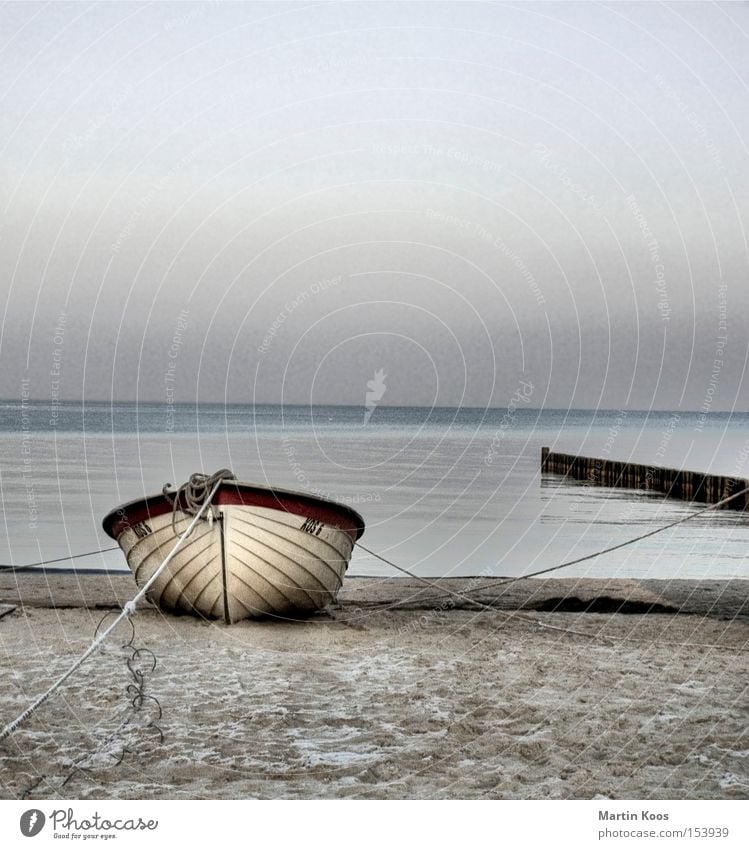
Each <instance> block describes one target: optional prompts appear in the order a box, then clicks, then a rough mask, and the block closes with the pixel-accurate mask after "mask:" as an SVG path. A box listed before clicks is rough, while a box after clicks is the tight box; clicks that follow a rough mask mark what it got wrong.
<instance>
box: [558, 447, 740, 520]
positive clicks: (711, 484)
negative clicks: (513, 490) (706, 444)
mask: <svg viewBox="0 0 749 849" xmlns="http://www.w3.org/2000/svg"><path fill="white" fill-rule="evenodd" d="M541 471H542V472H548V473H549V474H552V475H564V476H565V477H570V478H574V479H575V480H579V481H585V482H586V483H588V484H590V485H591V486H609V487H619V488H623V489H639V490H641V491H643V492H661V493H663V494H664V495H665V496H667V497H668V498H678V499H681V500H682V501H699V502H702V503H703V504H716V503H717V502H718V501H722V500H723V499H724V498H728V497H729V496H730V495H733V494H734V493H736V492H741V490H742V489H746V488H747V487H749V480H746V479H745V478H731V477H726V476H724V475H707V474H704V473H703V472H690V471H687V470H684V469H664V468H662V467H660V466H644V465H641V464H640V463H623V462H620V461H618V460H602V459H600V458H597V457H579V456H576V455H575V454H560V453H557V452H556V451H550V450H549V449H548V448H542V449H541ZM720 509H721V510H744V511H747V510H749V493H746V492H745V493H744V494H743V495H739V496H738V497H737V498H734V499H733V500H732V501H729V502H728V503H727V504H724V505H723V506H722V507H721V508H720Z"/></svg>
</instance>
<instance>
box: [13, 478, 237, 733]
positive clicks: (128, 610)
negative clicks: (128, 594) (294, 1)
mask: <svg viewBox="0 0 749 849" xmlns="http://www.w3.org/2000/svg"><path fill="white" fill-rule="evenodd" d="M224 471H225V470H224ZM217 474H220V473H217ZM230 474H231V473H230ZM193 477H195V475H193ZM201 477H205V476H201ZM211 477H212V478H215V476H214V475H212V476H211ZM190 480H192V478H191V479H190ZM222 480H224V478H223V477H218V478H216V480H215V482H214V484H213V487H212V489H211V490H210V492H209V493H208V494H207V496H206V497H205V499H204V500H203V503H202V505H201V506H200V507H199V508H198V509H197V512H196V513H195V515H194V516H193V519H192V521H191V522H190V524H189V525H188V526H187V528H186V530H185V531H184V533H183V534H182V535H181V536H180V537H179V539H178V540H177V542H176V543H175V544H174V547H173V548H172V550H171V551H170V552H169V554H167V556H166V557H165V558H164V561H163V562H162V564H161V565H160V566H159V568H158V569H157V570H156V571H155V572H154V573H153V575H151V577H150V578H149V579H148V580H147V581H146V583H145V584H144V585H143V587H142V588H141V590H140V592H138V593H137V594H136V595H135V596H134V597H133V598H132V599H131V600H130V601H128V602H127V603H126V604H125V606H124V607H123V608H122V613H120V615H119V616H118V617H117V618H116V619H115V620H114V622H112V624H111V625H110V626H109V627H108V628H107V629H106V630H105V631H102V633H101V634H100V635H99V636H97V637H95V638H94V641H93V642H92V643H91V645H90V646H89V647H88V648H87V649H86V651H85V652H84V653H83V654H82V655H81V656H80V657H79V658H78V659H77V660H76V661H75V662H74V663H73V665H72V666H71V667H70V669H68V671H67V672H65V673H64V674H63V675H61V676H60V677H59V678H58V679H57V681H55V683H54V684H52V686H51V687H50V688H49V689H48V690H46V691H45V692H44V693H42V694H41V696H39V697H38V698H37V699H36V701H34V702H33V703H32V704H31V705H29V707H27V708H26V710H25V711H24V712H23V713H21V714H20V715H19V716H17V717H16V719H14V720H13V721H12V722H9V723H8V724H7V725H6V726H5V728H3V730H2V731H0V743H2V741H3V740H5V739H6V738H7V737H10V735H11V734H12V733H13V732H14V731H15V730H16V729H17V728H18V726H19V725H21V724H22V723H23V722H25V721H26V720H27V719H28V718H29V717H30V716H31V715H32V714H33V713H34V712H35V711H36V710H37V709H38V708H40V707H41V706H42V705H43V704H44V702H46V701H47V699H48V698H49V697H50V696H52V695H53V694H54V693H55V692H57V690H59V688H60V687H61V686H62V685H63V684H64V683H65V682H66V681H67V680H68V678H70V676H71V675H73V673H74V672H75V671H76V670H77V669H78V668H79V667H80V666H82V665H83V664H84V663H85V662H86V661H87V660H88V659H89V657H91V655H92V654H94V653H95V652H97V651H98V650H99V648H101V645H102V643H103V642H104V641H105V640H106V639H107V637H108V636H109V635H110V634H111V633H112V631H114V629H115V628H116V627H117V626H118V625H119V624H120V622H122V620H123V619H127V618H129V617H130V616H132V615H133V614H134V613H135V606H136V605H137V603H138V602H139V601H140V600H141V599H142V598H143V597H144V596H145V595H146V593H147V592H148V591H149V590H150V589H151V587H152V586H153V584H154V583H155V582H156V579H157V578H158V577H159V575H161V573H162V572H163V571H164V569H166V567H167V566H168V565H169V563H171V561H172V559H173V558H174V555H175V554H176V553H177V552H178V551H179V549H180V548H181V547H182V544H183V543H184V541H185V540H186V539H187V537H188V536H190V534H191V533H192V531H193V528H194V527H195V525H197V523H198V521H199V520H200V518H201V517H202V515H203V513H205V511H206V510H207V509H208V507H209V505H210V504H211V502H212V501H213V497H214V496H215V494H216V492H217V490H218V488H219V487H220V486H221V481H222ZM188 483H189V482H188ZM181 489H182V487H180V490H181Z"/></svg>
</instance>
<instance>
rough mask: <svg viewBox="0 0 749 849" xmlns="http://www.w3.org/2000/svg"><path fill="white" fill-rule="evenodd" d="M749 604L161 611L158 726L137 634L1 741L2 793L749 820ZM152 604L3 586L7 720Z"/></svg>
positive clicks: (520, 587) (361, 595) (68, 590)
mask: <svg viewBox="0 0 749 849" xmlns="http://www.w3.org/2000/svg"><path fill="white" fill-rule="evenodd" d="M471 580H472V579H449V580H447V581H442V582H435V583H440V584H441V585H443V589H444V590H447V589H450V590H451V591H452V592H453V593H456V592H457V593H461V586H462V590H466V588H467V586H468V585H469V584H470V583H471ZM481 583H482V585H483V584H484V583H490V581H483V579H482V581H481ZM475 588H476V579H473V587H469V589H474V590H475ZM748 590H749V583H748V582H746V581H740V580H734V581H722V582H721V581H714V582H710V581H664V582H660V581H655V582H654V581H631V580H626V581H624V580H613V579H612V580H602V579H597V580H591V579H586V580H578V579H560V578H556V579H545V580H537V579H524V580H523V581H516V582H514V583H512V584H505V585H504V588H502V587H500V586H498V585H495V586H494V587H489V588H488V589H486V590H484V591H482V594H481V598H482V599H483V600H485V601H489V602H490V603H491V604H493V605H497V607H498V609H496V610H486V609H484V608H481V609H471V605H470V604H469V603H467V602H464V601H462V600H461V599H459V598H456V596H455V595H450V594H449V593H448V594H447V595H446V596H444V595H443V596H442V599H441V601H439V602H438V603H434V602H428V595H429V594H431V595H434V594H435V592H436V591H435V590H434V589H433V588H429V587H425V586H424V585H423V584H421V583H419V582H414V581H412V580H410V579H400V578H395V579H372V578H368V579H367V578H349V579H347V580H346V582H345V584H344V589H343V591H342V593H341V597H340V604H339V605H336V606H335V607H333V608H330V609H329V610H327V611H325V612H323V613H321V614H319V615H316V616H313V617H311V618H309V619H306V620H298V621H286V622H271V621H268V620H260V621H247V620H245V621H243V622H239V623H237V624H235V625H232V626H226V625H223V624H222V623H217V622H208V621H204V620H200V619H196V618H193V617H190V616H182V617H175V616H170V615H168V614H164V613H162V612H160V611H158V610H156V609H154V608H148V607H144V608H142V609H140V610H139V612H138V614H137V615H136V616H135V617H134V618H133V623H134V626H135V640H134V645H135V646H138V647H140V648H142V649H144V650H146V649H147V651H144V652H143V653H142V654H141V661H143V672H144V678H145V684H144V690H143V695H144V696H145V698H143V699H142V700H141V709H140V710H133V708H132V706H131V704H130V699H131V698H132V692H131V696H130V697H128V696H127V695H126V688H127V686H128V684H132V682H133V678H132V675H131V673H130V672H129V670H128V666H127V660H128V658H130V657H131V655H132V649H124V648H123V647H122V644H123V643H125V642H127V641H128V640H130V638H131V629H130V626H129V625H128V624H127V623H123V625H122V629H123V630H122V635H121V637H120V631H119V629H118V631H117V633H116V634H114V635H113V638H112V640H111V641H109V642H108V644H107V645H105V646H104V647H103V649H102V651H101V652H100V654H98V655H97V656H96V657H95V658H92V659H91V660H90V661H88V662H87V664H86V665H85V666H84V667H82V668H81V669H80V670H79V671H78V672H77V673H76V676H75V677H74V679H71V681H70V682H68V684H67V685H66V686H65V688H64V689H62V690H61V691H60V692H59V693H57V694H56V695H55V696H53V697H52V699H50V701H49V702H47V703H46V704H45V705H43V706H42V707H41V708H40V709H39V711H38V712H37V713H36V714H34V715H33V716H32V717H31V718H30V719H29V720H28V721H27V722H26V723H25V724H24V725H23V726H22V727H21V728H19V730H18V731H17V732H16V733H15V734H14V735H12V736H11V737H10V738H9V739H8V740H6V741H4V742H3V743H1V744H0V763H1V764H2V769H0V796H1V797H2V798H5V799H20V798H24V799H94V798H95V799H115V798H122V799H184V798H199V799H208V798H235V799H239V798H243V799H246V798H294V799H300V798H371V799H375V798H445V799H450V798H471V799H480V798H494V799H544V798H552V799H581V798H588V799H589V798H605V799H634V798H637V799H640V798H641V799H684V798H686V799H690V798H694V799H738V798H741V799H746V798H749V763H748V761H749V758H747V757H746V754H747V752H746V742H745V729H746V699H747V694H746V683H745V678H746V676H745V675H744V674H742V673H741V670H742V669H745V668H746V656H747V655H746V653H747V651H748V650H749V619H748V618H747V596H748V595H749V593H748V592H747V591H748ZM134 593H135V583H134V581H133V580H132V578H130V577H129V576H125V577H120V576H118V577H117V580H113V579H111V578H109V577H102V576H76V577H75V578H73V579H72V580H71V576H69V575H66V576H58V577H57V578H56V579H52V578H50V577H49V576H46V577H41V576H34V580H29V575H28V574H25V575H8V574H3V575H0V614H1V613H2V610H3V607H2V605H7V606H11V607H12V606H15V609H12V610H9V611H7V612H6V613H5V615H0V666H1V667H2V674H3V680H4V681H5V682H7V684H6V688H5V692H4V695H3V700H2V715H1V717H0V719H1V720H2V721H3V722H7V721H10V720H11V719H13V718H14V717H15V716H17V715H18V714H19V713H20V712H21V711H23V710H24V709H25V708H26V707H27V706H28V704H29V703H30V702H31V701H32V700H33V699H34V698H35V697H36V696H37V695H39V693H41V692H43V691H44V690H45V689H46V688H47V687H48V686H49V685H50V683H51V682H52V681H54V680H55V679H56V677H57V676H58V675H59V674H61V673H62V672H63V671H64V670H65V669H66V668H67V667H68V666H69V665H70V663H71V662H72V661H73V660H74V659H75V658H76V657H78V656H79V655H80V654H81V653H82V652H83V651H84V650H85V649H86V648H87V647H88V645H89V644H90V642H91V639H92V637H93V633H94V630H95V628H96V626H97V624H98V623H99V621H100V620H101V618H102V616H106V615H107V614H108V613H109V611H111V610H114V609H116V608H117V607H119V606H120V604H121V603H122V602H124V601H127V600H128V599H129V598H131V597H132V596H133V595H134ZM428 605H430V606H428ZM575 605H576V606H577V609H574V610H573V609H571V608H572V607H573V606H575ZM656 605H660V607H657V606H656ZM606 606H608V607H607V608H606V610H605V612H604V607H606ZM661 608H665V609H666V611H667V612H664V610H663V609H661ZM609 609H611V610H616V609H619V610H620V611H621V612H619V613H617V612H609ZM586 610H588V611H591V610H593V611H597V612H586ZM646 610H650V611H659V612H645V611H646ZM110 615H111V613H110ZM150 652H153V655H154V656H155V659H156V666H155V668H154V669H153V670H152V669H151V664H150V662H149V663H146V662H145V659H146V658H149V659H150ZM132 662H133V661H132V659H131V665H132ZM159 711H160V712H161V717H160V718H159ZM161 734H163V741H162V739H161Z"/></svg>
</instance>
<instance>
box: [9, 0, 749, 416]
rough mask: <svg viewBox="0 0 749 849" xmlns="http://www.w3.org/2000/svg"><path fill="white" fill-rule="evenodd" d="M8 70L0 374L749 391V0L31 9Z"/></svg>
mask: <svg viewBox="0 0 749 849" xmlns="http://www.w3.org/2000/svg"><path fill="white" fill-rule="evenodd" d="M0 62H1V63H2V88H1V92H2V100H1V106H0V145H2V151H3V152H2V156H1V157H0V176H1V177H2V179H1V180H0V213H1V214H2V219H1V220H0V225H1V227H2V229H1V230H0V251H1V252H2V253H1V256H2V286H1V287H0V309H1V310H2V324H1V332H2V337H1V339H0V363H1V364H2V371H1V372H0V395H2V396H4V397H18V396H19V395H20V392H21V388H22V383H21V382H22V380H27V381H28V383H26V384H24V386H26V387H28V388H29V391H30V393H31V395H32V397H36V398H49V397H50V396H51V394H53V393H56V392H58V391H59V393H60V395H61V397H64V398H81V397H85V398H87V399H109V398H111V397H114V398H116V399H133V398H136V397H138V398H139V399H141V400H155V401H163V400H165V397H166V395H165V393H166V391H167V387H168V388H169V391H170V392H173V393H174V399H175V400H176V401H187V402H191V401H194V400H195V398H196V397H199V398H200V399H201V400H204V401H224V400H225V399H226V400H229V401H233V402H246V401H251V400H253V399H254V400H257V401H268V402H279V401H284V402H290V403H307V402H310V401H311V402H313V403H354V404H363V403H364V396H365V393H366V383H367V381H368V380H371V379H372V377H373V375H374V373H375V371H376V370H378V369H380V368H382V369H384V371H385V373H386V375H387V377H386V385H387V390H386V393H385V395H384V397H383V400H382V403H389V404H399V403H400V404H431V403H437V404H444V405H452V404H460V403H463V404H467V405H473V406H484V405H494V406H503V405H505V404H506V403H507V402H508V400H509V398H510V396H511V395H512V393H513V392H514V391H515V389H516V388H517V386H518V383H519V381H520V380H525V381H530V382H532V383H533V384H534V387H535V389H534V398H533V403H534V406H537V405H541V404H547V405H550V406H557V407H566V406H569V405H574V406H585V407H595V406H599V405H600V406H605V407H618V406H623V405H628V406H630V407H639V408H648V407H660V408H676V407H679V406H681V407H684V408H692V409H701V408H703V407H704V405H706V404H707V405H708V406H709V409H712V410H719V409H732V408H737V409H747V408H749V395H748V392H747V390H748V387H749V382H748V380H747V375H746V373H745V371H746V364H747V345H748V344H749V282H748V281H749V276H748V275H747V270H748V268H747V266H748V255H747V240H746V231H745V224H746V213H747V195H748V189H749V168H748V167H747V162H749V159H748V158H747V147H746V143H745V140H746V139H748V138H749V126H747V125H748V124H749V109H747V104H748V98H747V83H749V7H748V6H747V4H745V3H740V4H726V5H709V4H606V5H604V4H562V3H554V4H548V5H547V4H510V5H493V4H492V5H490V4H483V3H482V4H472V3H458V4H451V3H441V4H427V3H419V4H403V3H392V4H391V3H365V4H359V3H344V4H336V3H306V4H305V3H288V4H286V3H283V4H277V3H276V4H261V3H258V4H245V5H239V4H216V3H197V4H162V5H130V4H125V3H121V4H116V3H107V4H75V5H65V4H51V5H42V4H40V5H34V4H10V5H5V6H3V7H2V8H1V9H0ZM721 287H723V288H721ZM50 371H55V372H57V371H59V378H58V377H57V375H53V376H50ZM58 379H59V385H58V384H57V383H56V381H57V380H58Z"/></svg>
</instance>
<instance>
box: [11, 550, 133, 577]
mask: <svg viewBox="0 0 749 849" xmlns="http://www.w3.org/2000/svg"><path fill="white" fill-rule="evenodd" d="M119 549H120V547H119V545H112V546H110V547H109V548H97V549H96V551H84V552H83V553H82V554H71V555H69V556H68V557H55V558H54V559H53V560H40V561H39V562H38V563H26V564H24V565H23V566H14V565H13V564H6V563H2V564H0V572H21V571H23V570H24V569H36V568H37V567H39V566H48V565H49V564H50V563H62V562H63V561H64V560H79V559H80V558H81V557H92V556H93V555H94V554H106V552H108V551H119Z"/></svg>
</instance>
